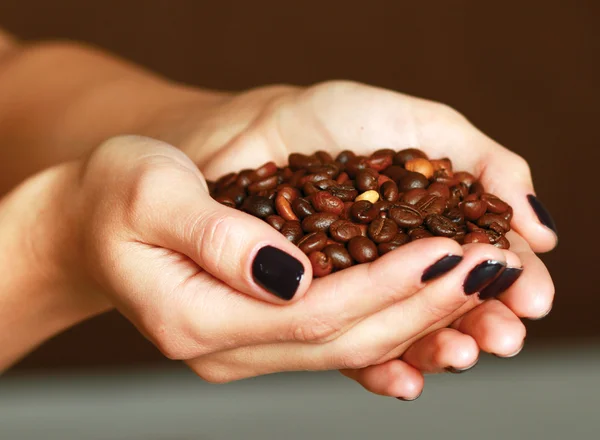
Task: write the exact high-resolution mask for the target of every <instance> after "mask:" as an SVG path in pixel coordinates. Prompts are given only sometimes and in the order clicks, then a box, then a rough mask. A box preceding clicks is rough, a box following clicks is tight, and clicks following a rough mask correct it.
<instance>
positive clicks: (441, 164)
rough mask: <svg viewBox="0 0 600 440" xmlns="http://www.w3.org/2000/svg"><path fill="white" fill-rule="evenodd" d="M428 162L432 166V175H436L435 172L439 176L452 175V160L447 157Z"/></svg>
mask: <svg viewBox="0 0 600 440" xmlns="http://www.w3.org/2000/svg"><path fill="white" fill-rule="evenodd" d="M430 162H431V166H432V167H433V174H434V176H435V175H436V173H437V175H438V176H440V177H442V176H444V177H452V176H453V172H452V162H451V161H450V159H448V158H447V157H444V158H443V159H434V160H430Z"/></svg>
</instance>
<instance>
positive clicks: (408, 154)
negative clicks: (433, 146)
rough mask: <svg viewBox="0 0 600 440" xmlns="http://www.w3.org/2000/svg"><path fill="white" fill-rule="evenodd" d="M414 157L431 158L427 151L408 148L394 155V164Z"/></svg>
mask: <svg viewBox="0 0 600 440" xmlns="http://www.w3.org/2000/svg"><path fill="white" fill-rule="evenodd" d="M412 159H429V158H428V157H427V155H426V154H425V152H423V151H421V150H418V149H416V148H407V149H405V150H401V151H399V152H398V153H396V154H395V155H394V165H402V166H404V164H405V163H406V162H408V161H409V160H412Z"/></svg>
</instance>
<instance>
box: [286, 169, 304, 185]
mask: <svg viewBox="0 0 600 440" xmlns="http://www.w3.org/2000/svg"><path fill="white" fill-rule="evenodd" d="M305 174H306V170H304V169H302V170H298V171H295V172H294V174H293V175H292V177H291V178H290V182H289V184H290V185H291V186H293V187H294V188H295V187H297V186H299V185H300V179H302V177H304V175H305Z"/></svg>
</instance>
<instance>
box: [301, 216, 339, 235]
mask: <svg viewBox="0 0 600 440" xmlns="http://www.w3.org/2000/svg"><path fill="white" fill-rule="evenodd" d="M338 219H339V217H338V216H337V215H335V214H332V213H330V212H318V213H316V214H312V215H309V216H308V217H305V218H304V220H302V229H304V232H317V231H322V232H327V231H328V230H329V227H330V226H331V225H332V224H333V222H335V221H336V220H338Z"/></svg>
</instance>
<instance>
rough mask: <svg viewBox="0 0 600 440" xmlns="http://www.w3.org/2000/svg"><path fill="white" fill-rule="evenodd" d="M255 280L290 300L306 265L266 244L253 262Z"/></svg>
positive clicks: (270, 290)
mask: <svg viewBox="0 0 600 440" xmlns="http://www.w3.org/2000/svg"><path fill="white" fill-rule="evenodd" d="M252 276H253V277H254V281H256V283H257V284H258V285H260V286H261V287H262V288H264V289H265V290H268V291H269V292H271V293H272V294H273V295H275V296H277V297H279V298H281V299H285V300H290V299H292V298H293V297H294V295H295V294H296V290H298V286H299V285H300V281H302V277H303V276H304V266H302V263H300V262H299V261H298V260H296V259H295V258H294V257H292V256H291V255H289V254H286V253H285V252H283V251H281V250H279V249H277V248H274V247H273V246H265V247H264V248H262V249H261V250H259V251H258V253H257V254H256V257H255V258H254V261H253V262H252Z"/></svg>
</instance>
